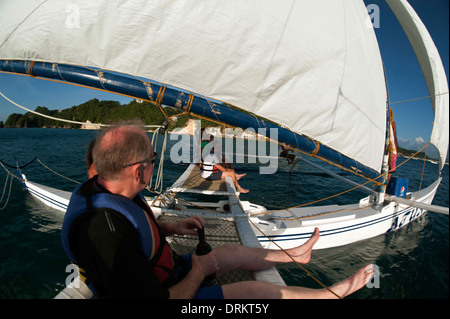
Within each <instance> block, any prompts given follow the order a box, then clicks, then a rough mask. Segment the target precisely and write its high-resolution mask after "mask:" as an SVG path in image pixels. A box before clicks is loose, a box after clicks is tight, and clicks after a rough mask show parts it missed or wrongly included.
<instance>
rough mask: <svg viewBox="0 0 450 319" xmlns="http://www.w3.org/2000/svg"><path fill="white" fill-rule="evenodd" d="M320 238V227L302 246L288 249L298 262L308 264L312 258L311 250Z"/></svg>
mask: <svg viewBox="0 0 450 319" xmlns="http://www.w3.org/2000/svg"><path fill="white" fill-rule="evenodd" d="M319 238H320V231H319V228H317V227H316V228H315V229H314V231H313V233H312V235H311V237H310V238H309V239H308V240H307V241H306V242H305V243H304V244H303V245H301V246H298V247H295V248H292V249H288V250H287V252H288V253H289V255H290V256H291V257H292V258H293V259H294V260H295V261H296V262H298V263H301V264H306V263H308V262H309V261H310V260H311V251H312V248H313V246H314V245H315V243H317V241H318V240H319Z"/></svg>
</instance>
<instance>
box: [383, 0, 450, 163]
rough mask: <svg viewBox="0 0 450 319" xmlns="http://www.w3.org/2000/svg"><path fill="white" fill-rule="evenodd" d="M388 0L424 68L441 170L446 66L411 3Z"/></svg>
mask: <svg viewBox="0 0 450 319" xmlns="http://www.w3.org/2000/svg"><path fill="white" fill-rule="evenodd" d="M386 2H387V3H388V4H389V6H390V7H391V9H392V11H393V12H394V14H395V16H396V17H397V19H398V21H399V22H400V24H401V25H402V28H403V30H404V31H405V33H406V35H407V36H408V39H409V41H410V43H411V45H412V47H413V49H414V52H415V53H416V56H417V59H418V61H419V64H420V67H421V68H422V72H423V75H424V77H425V81H426V83H427V87H428V92H429V93H430V96H431V105H432V107H433V111H434V117H435V119H434V126H433V131H432V133H431V139H430V141H431V143H433V144H434V145H435V146H436V147H437V149H438V150H439V169H440V170H442V168H443V167H444V164H445V159H446V156H447V152H448V141H449V125H448V118H449V95H448V82H447V76H446V74H445V70H444V66H443V65H442V60H441V57H440V55H439V51H438V50H437V48H436V45H435V44H434V42H433V39H432V38H431V36H430V34H429V33H428V30H427V28H426V27H425V25H424V24H423V22H422V20H421V19H420V18H419V16H418V15H417V13H416V12H415V11H414V9H413V8H412V7H411V5H410V4H409V3H408V2H407V1H406V0H386Z"/></svg>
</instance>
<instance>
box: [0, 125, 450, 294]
mask: <svg viewBox="0 0 450 319" xmlns="http://www.w3.org/2000/svg"><path fill="white" fill-rule="evenodd" d="M96 134H97V132H95V131H87V130H67V129H0V150H1V152H0V159H1V160H3V161H4V162H6V163H9V164H11V165H12V164H13V156H14V155H15V156H16V157H17V159H18V161H19V162H20V164H22V165H23V164H26V163H28V162H29V161H31V160H32V159H33V158H35V157H38V158H39V159H40V160H41V161H42V162H43V163H44V164H46V165H47V166H48V167H50V168H52V169H54V170H55V171H57V172H59V173H61V174H62V175H64V176H67V177H70V178H72V179H74V180H77V181H83V180H84V179H85V177H86V169H85V162H84V156H85V152H86V148H87V144H88V143H89V141H90V140H91V139H92V138H93V137H94V136H95V135H96ZM174 143H176V141H169V146H168V150H170V146H171V145H173V144H174ZM166 158H169V156H168V155H167V156H166ZM404 160H405V159H403V158H400V159H399V163H401V162H403V161H404ZM235 166H236V169H237V170H239V171H242V172H247V173H248V174H247V176H245V177H244V178H243V179H242V180H241V184H242V186H243V187H245V188H249V189H250V193H249V194H243V195H241V199H243V200H248V201H251V202H254V203H256V204H261V205H264V206H265V207H266V208H268V209H279V208H285V207H291V206H295V205H299V204H302V203H307V202H310V201H312V200H316V199H321V198H324V197H327V196H330V195H333V194H336V193H339V192H341V191H344V190H346V189H348V188H350V187H349V186H348V185H346V184H343V183H342V182H339V181H336V180H334V179H333V178H329V177H323V176H320V175H321V174H316V173H317V171H316V170H315V169H313V168H311V167H309V166H308V165H307V164H305V163H303V162H299V163H298V164H297V165H296V166H295V169H294V170H293V172H292V173H287V166H286V164H285V162H280V170H279V172H278V173H276V174H271V175H259V172H258V167H257V166H256V165H255V164H236V165H235ZM422 167H423V162H422V161H418V160H411V161H409V162H407V163H406V164H405V165H403V166H402V167H400V168H399V169H398V171H397V173H398V174H399V175H405V176H408V177H409V178H410V190H413V191H415V190H417V189H418V187H419V184H420V176H421V172H422ZM184 169H185V167H183V166H180V165H175V164H172V163H171V162H170V161H168V160H166V162H165V172H164V188H165V187H168V186H170V185H171V184H172V183H173V182H174V181H175V180H176V179H177V178H178V176H179V175H180V174H181V173H182V172H183V171H184ZM11 171H13V170H11ZM437 172H438V168H437V165H435V164H432V163H429V162H427V163H426V167H425V174H424V180H423V185H422V187H423V188H424V187H426V186H428V185H429V184H430V183H432V182H433V181H434V180H435V179H436V177H437ZM23 173H24V174H26V175H27V177H28V178H29V179H30V180H32V181H35V182H38V183H42V184H45V185H48V186H52V187H55V188H60V189H64V190H73V188H74V187H75V186H76V184H74V183H72V182H69V181H67V180H65V179H62V178H61V177H58V176H57V175H55V174H53V173H51V172H50V171H48V170H47V169H45V168H43V167H42V166H41V165H40V164H39V163H37V162H34V163H33V164H31V165H30V166H28V167H27V168H25V169H24V170H23ZM443 176H444V178H443V181H442V183H441V186H440V187H439V189H438V192H437V195H436V197H435V199H434V201H433V204H436V205H441V206H446V207H448V206H449V167H448V165H446V166H445V168H444V170H443ZM348 177H349V178H351V179H354V180H357V179H355V177H352V176H348ZM5 184H6V173H5V171H4V170H3V169H2V168H1V167H0V198H1V194H3V190H4V188H5ZM6 186H7V187H6V190H5V195H4V196H3V200H2V201H1V202H0V298H1V299H24V298H27V299H29V298H33V299H40V298H53V297H54V296H55V295H56V294H57V293H58V292H59V291H60V290H61V289H63V288H64V287H65V278H66V277H67V275H68V273H66V272H65V268H66V266H67V265H68V263H69V261H68V259H67V257H66V255H65V253H64V251H63V248H62V245H61V240H60V229H61V225H62V220H63V214H62V213H60V212H58V211H55V210H52V209H50V208H48V207H46V206H44V205H43V204H41V203H40V202H37V201H36V200H35V199H33V198H32V197H31V195H29V194H27V193H26V192H25V191H23V189H22V186H21V184H20V183H19V182H18V181H17V180H14V182H13V183H12V186H11V196H10V198H9V203H8V205H7V206H6V208H4V209H2V208H3V206H4V204H5V202H6V198H7V195H8V192H9V183H7V184H6ZM362 197H365V194H363V193H360V192H359V191H355V192H352V193H349V194H346V195H343V196H339V197H337V198H335V199H333V200H329V201H327V202H323V203H322V204H323V205H326V204H331V203H337V204H345V203H352V202H357V201H359V199H360V198H362ZM368 263H374V264H376V265H377V266H378V267H379V268H380V272H381V278H380V287H379V288H372V289H368V288H366V287H364V288H363V289H362V290H360V291H358V292H357V293H355V294H353V295H352V296H351V298H370V299H377V298H389V299H390V298H405V299H408V298H425V299H428V298H448V297H449V291H448V282H449V278H448V275H449V218H448V216H444V215H439V214H435V213H427V214H425V215H424V216H423V217H422V218H420V219H419V220H416V221H414V222H412V223H410V224H409V225H407V226H406V227H404V228H402V229H400V230H399V231H397V232H395V233H393V234H388V235H381V236H378V237H376V238H373V239H369V240H366V241H362V242H358V243H355V244H352V245H348V246H344V247H340V248H333V249H326V250H320V251H314V252H313V256H312V260H311V262H310V263H309V264H308V265H306V268H307V269H308V271H310V272H311V273H312V274H313V275H314V276H315V277H317V278H318V279H319V280H321V281H322V282H323V283H324V284H326V285H331V284H333V283H335V282H336V281H339V280H342V279H344V278H346V277H348V276H349V275H351V274H353V273H354V272H355V271H356V270H357V269H359V268H360V267H362V266H363V265H365V264H368ZM278 269H279V271H280V273H281V275H282V276H283V278H284V280H285V281H286V283H287V284H288V285H301V286H306V287H314V288H317V287H318V286H317V284H316V283H315V282H314V281H313V280H312V279H310V278H309V277H308V276H307V275H306V274H305V273H304V271H303V270H301V269H300V268H298V267H297V266H296V265H294V264H286V265H284V266H282V267H279V268H278Z"/></svg>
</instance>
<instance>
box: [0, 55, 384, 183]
mask: <svg viewBox="0 0 450 319" xmlns="http://www.w3.org/2000/svg"><path fill="white" fill-rule="evenodd" d="M0 72H8V73H16V74H22V75H28V76H32V77H42V78H46V79H52V80H56V81H61V82H66V83H67V82H69V83H73V84H77V85H81V86H86V87H90V88H95V89H99V90H103V91H108V92H112V93H117V94H121V95H126V96H130V97H134V98H138V99H142V100H149V101H152V102H154V101H158V102H159V103H161V104H163V105H167V106H171V107H175V108H178V109H180V110H183V111H185V112H187V113H193V114H197V115H200V116H204V117H207V118H210V119H213V120H217V121H219V122H223V123H226V124H228V125H231V126H233V127H241V128H243V129H246V128H248V127H252V128H254V129H255V130H257V129H259V128H262V129H265V134H266V137H268V138H270V129H277V130H278V142H281V143H286V144H288V145H290V146H292V147H293V148H296V149H300V150H303V151H305V152H307V153H310V154H313V155H316V156H317V157H322V158H325V159H327V160H330V161H332V162H334V163H336V164H339V165H341V166H343V167H346V168H347V169H349V170H351V171H356V172H358V173H359V174H362V175H365V176H367V177H369V178H371V179H377V178H379V176H380V174H379V172H377V171H375V170H373V169H371V168H369V167H366V166H364V165H362V164H361V163H359V162H357V161H355V160H353V159H351V158H349V157H347V156H345V155H342V154H340V153H339V152H337V151H335V150H333V149H331V148H329V147H327V146H324V145H319V143H318V142H316V141H314V140H312V139H310V138H309V137H307V136H304V135H301V134H298V133H295V132H292V131H291V130H289V129H286V128H284V127H282V126H280V125H277V124H275V123H273V122H271V121H267V120H264V119H261V118H259V117H257V116H255V115H253V114H251V113H248V112H245V111H242V110H240V109H238V108H237V107H233V106H231V105H228V104H225V103H221V102H218V101H215V100H212V99H209V98H206V97H203V96H199V95H196V94H193V93H190V92H187V91H183V90H181V89H178V88H174V87H170V86H167V87H166V86H164V85H163V84H161V83H155V82H146V81H142V80H139V79H137V78H131V77H127V76H124V75H120V74H117V73H113V72H107V71H103V70H94V69H92V68H86V67H80V66H73V65H67V64H56V63H49V62H34V61H22V60H0ZM160 92H164V94H163V95H162V94H160ZM161 95H162V96H161Z"/></svg>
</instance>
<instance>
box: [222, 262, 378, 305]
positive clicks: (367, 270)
mask: <svg viewBox="0 0 450 319" xmlns="http://www.w3.org/2000/svg"><path fill="white" fill-rule="evenodd" d="M372 274H373V265H367V266H365V267H363V268H361V269H359V270H358V271H357V272H356V273H355V274H353V275H352V276H350V277H348V278H347V279H344V280H343V281H341V282H338V283H337V284H334V285H333V286H332V287H330V290H331V291H333V292H334V293H335V294H337V295H338V296H339V297H341V298H344V297H346V296H348V295H350V294H352V293H354V292H355V291H357V290H359V289H361V288H362V287H364V285H366V284H367V283H368V282H369V280H370V278H371V276H372ZM222 290H223V295H224V298H225V299H246V298H247V299H248V298H252V299H253V298H255V299H335V298H337V297H336V295H335V294H333V293H332V292H330V291H329V290H327V289H325V288H323V289H311V288H303V287H293V286H277V285H275V284H272V283H269V282H264V281H244V282H238V283H234V284H229V285H223V286H222Z"/></svg>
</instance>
